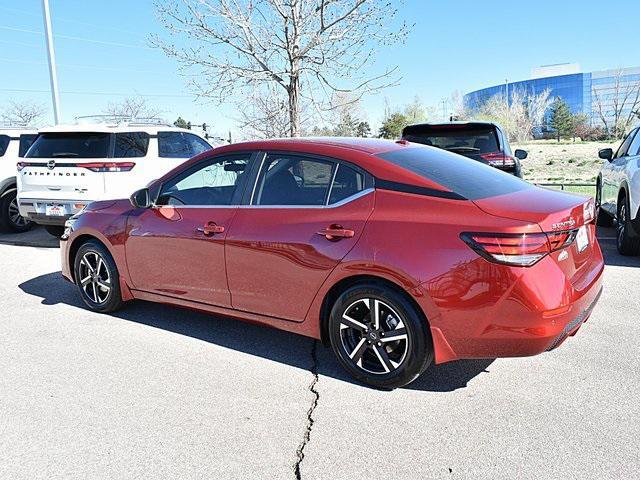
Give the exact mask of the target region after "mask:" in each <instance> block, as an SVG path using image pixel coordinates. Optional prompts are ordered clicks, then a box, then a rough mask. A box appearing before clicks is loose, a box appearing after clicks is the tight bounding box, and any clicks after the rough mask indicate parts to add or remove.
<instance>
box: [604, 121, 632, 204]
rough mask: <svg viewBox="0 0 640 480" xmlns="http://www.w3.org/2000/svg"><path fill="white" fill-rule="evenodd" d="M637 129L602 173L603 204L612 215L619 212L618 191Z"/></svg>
mask: <svg viewBox="0 0 640 480" xmlns="http://www.w3.org/2000/svg"><path fill="white" fill-rule="evenodd" d="M637 131H638V130H637V129H636V130H633V131H631V133H629V135H627V137H626V138H625V139H624V141H623V142H622V144H621V145H620V147H619V148H618V150H617V152H616V153H615V155H614V156H613V158H612V159H611V162H610V163H609V165H607V166H605V169H603V174H602V204H603V207H604V208H605V209H606V210H607V211H608V212H609V213H610V214H612V215H615V214H616V212H617V201H618V193H619V191H620V185H621V183H622V180H623V177H624V170H625V167H626V164H627V161H628V160H629V157H628V151H629V147H630V146H631V143H632V142H633V140H634V138H635V135H636V133H637Z"/></svg>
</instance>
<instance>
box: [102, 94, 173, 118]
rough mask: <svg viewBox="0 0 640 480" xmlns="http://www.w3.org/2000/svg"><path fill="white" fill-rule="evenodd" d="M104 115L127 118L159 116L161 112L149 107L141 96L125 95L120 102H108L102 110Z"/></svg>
mask: <svg viewBox="0 0 640 480" xmlns="http://www.w3.org/2000/svg"><path fill="white" fill-rule="evenodd" d="M102 112H103V113H104V114H106V115H113V116H124V117H129V118H160V115H161V114H162V112H161V111H160V110H158V109H156V108H154V107H151V106H150V105H149V104H148V103H147V101H146V100H145V99H144V98H142V97H127V98H124V99H122V101H120V102H115V103H109V105H107V108H105V109H104V110H103V111H102Z"/></svg>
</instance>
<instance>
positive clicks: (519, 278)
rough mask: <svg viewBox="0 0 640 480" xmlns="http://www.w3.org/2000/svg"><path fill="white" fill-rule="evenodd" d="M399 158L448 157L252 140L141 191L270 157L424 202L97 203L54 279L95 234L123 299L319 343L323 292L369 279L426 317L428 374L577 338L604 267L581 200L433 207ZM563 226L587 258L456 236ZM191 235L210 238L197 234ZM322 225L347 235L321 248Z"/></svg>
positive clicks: (369, 146) (367, 197)
mask: <svg viewBox="0 0 640 480" xmlns="http://www.w3.org/2000/svg"><path fill="white" fill-rule="evenodd" d="M407 148H413V149H416V148H422V149H428V151H429V152H430V153H429V155H434V156H435V155H451V154H449V153H446V152H442V151H440V150H437V149H431V148H429V147H421V146H416V145H414V144H410V143H407V142H404V143H393V142H387V141H380V140H335V139H334V140H331V139H329V140H327V139H322V140H320V139H316V140H308V139H300V140H277V141H261V142H249V143H241V144H234V145H228V146H224V147H221V148H217V149H215V150H212V151H209V152H206V153H204V154H201V155H199V156H198V157H195V158H193V159H191V160H190V161H188V162H187V163H185V164H184V165H183V166H181V167H179V168H178V169H176V170H174V171H173V172H170V173H168V174H167V175H166V176H165V177H163V178H161V179H159V180H157V181H156V182H155V183H154V184H152V185H151V186H150V189H151V190H153V189H154V188H156V187H158V186H159V185H161V184H162V183H163V182H165V181H166V180H168V179H169V178H171V177H172V176H174V175H175V174H176V173H177V172H179V171H182V170H184V169H186V168H189V167H190V166H192V165H194V164H196V163H197V162H199V161H201V160H202V159H205V158H209V157H211V156H215V155H223V154H227V153H232V152H252V151H255V152H265V151H267V152H268V151H277V152H292V153H293V152H298V153H303V154H312V155H322V156H324V157H329V158H333V159H338V160H341V161H346V162H350V163H352V164H355V165H357V166H359V167H360V168H362V169H363V170H365V171H367V172H368V173H370V174H371V175H373V176H374V177H375V178H376V179H383V180H384V181H387V182H396V183H398V184H402V185H405V186H406V185H409V186H411V187H416V188H423V189H428V191H430V192H432V194H429V195H423V194H420V193H414V192H412V191H411V189H408V191H397V190H393V189H388V188H378V183H376V188H375V189H373V190H372V191H371V192H369V193H366V194H364V195H361V196H359V197H358V198H356V199H355V200H353V201H351V202H347V203H346V204H344V205H340V206H337V207H326V208H304V207H297V208H296V207H273V208H269V207H260V208H257V207H252V206H248V205H243V206H228V207H215V208H183V207H179V206H165V207H152V208H150V209H146V210H143V209H135V208H134V207H132V205H131V203H130V202H129V200H119V201H116V202H114V201H110V202H96V203H93V204H91V205H90V206H89V208H87V210H85V212H84V213H83V214H82V215H80V216H79V217H78V219H77V221H76V223H75V225H74V230H73V232H72V233H71V234H70V236H69V238H68V240H66V241H62V242H61V246H62V248H61V251H62V271H63V275H64V276H65V277H66V278H67V279H69V280H71V281H73V280H74V279H73V274H72V265H73V255H74V252H75V251H76V250H77V248H78V246H79V244H80V243H81V242H82V240H83V239H86V238H90V237H94V238H96V239H98V240H99V241H100V242H102V243H103V244H104V245H105V246H106V247H107V248H108V250H109V251H110V252H111V254H112V256H113V258H114V259H115V261H116V264H117V266H118V269H119V272H120V276H121V277H120V285H121V290H122V293H123V297H124V300H130V299H134V298H138V299H143V300H150V301H154V302H161V303H166V304H172V305H178V306H183V307H188V308H193V309H198V310H202V311H207V312H211V313H218V314H224V315H228V316H231V317H235V318H239V319H243V320H246V321H250V322H255V323H260V324H266V325H270V326H273V327H276V328H280V329H284V330H289V331H292V332H297V333H300V334H303V335H307V336H310V337H313V338H323V337H324V335H325V332H324V330H323V324H322V322H323V321H324V319H325V318H326V313H327V308H326V305H324V303H325V299H326V298H327V296H328V295H329V293H330V291H331V289H332V287H334V286H336V285H339V284H340V282H341V281H343V280H345V279H349V278H351V277H356V276H367V277H377V278H381V279H384V280H386V281H387V282H391V283H393V284H395V285H396V286H397V287H399V288H401V289H402V290H404V291H405V292H407V293H408V294H409V295H410V296H411V297H412V298H413V300H414V301H415V304H416V305H417V306H419V308H420V309H421V310H422V311H423V312H424V314H425V317H426V319H427V321H428V323H429V327H430V329H431V333H432V338H433V343H434V349H435V353H436V355H435V359H436V363H442V362H446V361H450V360H455V359H462V358H495V357H505V356H525V355H534V354H538V353H541V352H544V351H546V350H548V349H551V348H555V347H557V346H558V345H559V344H560V343H562V342H563V341H564V340H565V339H566V337H567V336H570V335H573V334H575V332H576V331H577V329H579V328H580V326H581V325H582V323H583V322H584V321H586V319H587V318H588V316H589V314H590V312H591V309H592V308H593V305H594V304H595V302H596V300H597V297H598V295H599V293H600V291H601V281H602V279H601V275H602V272H603V269H604V262H603V258H602V253H601V250H600V247H599V245H598V242H597V239H596V237H595V227H594V225H593V223H592V220H591V219H590V218H588V219H585V218H583V217H584V212H585V211H587V210H586V207H585V203H586V199H585V198H582V197H578V196H573V195H569V194H564V193H559V192H552V191H548V190H544V189H540V188H537V187H531V188H527V189H525V190H522V191H517V192H514V193H508V194H505V195H499V196H493V197H488V198H482V199H477V200H466V199H460V198H447V196H446V195H444V197H445V198H442V197H441V196H439V193H443V192H445V193H446V192H447V191H448V190H447V188H446V187H444V186H443V185H441V184H439V183H438V182H436V181H433V180H430V179H428V178H425V177H424V176H421V175H418V174H416V173H415V172H413V171H410V170H408V169H406V168H403V167H402V166H400V165H398V164H395V163H392V162H390V161H387V160H385V159H383V158H381V155H383V154H387V153H389V152H394V151H401V150H402V149H407ZM454 157H456V160H455V161H458V160H457V158H458V156H454ZM451 158H453V157H451ZM464 161H471V160H466V159H465V160H464ZM482 168H485V167H482ZM486 168H488V167H486ZM499 174H500V175H506V174H503V173H499ZM376 182H377V180H376ZM405 190H407V189H405ZM566 222H572V226H573V227H575V228H577V227H580V226H581V225H583V224H586V225H587V226H586V229H587V234H588V239H589V245H588V247H587V248H586V249H585V250H584V251H582V252H578V249H577V248H576V245H575V242H574V244H572V245H569V246H568V247H566V248H562V249H560V250H556V251H554V252H552V253H550V254H548V255H546V256H544V258H542V259H541V260H539V261H538V262H537V263H535V264H534V265H533V266H530V267H520V266H510V265H503V264H499V263H494V262H491V261H489V260H487V259H485V258H483V257H482V256H480V255H479V254H478V253H477V252H476V251H474V250H473V249H472V248H470V247H469V245H467V244H466V243H465V242H464V241H463V240H462V239H461V234H462V233H464V232H490V233H518V234H524V233H537V234H539V233H541V232H552V231H554V230H555V227H557V226H558V225H560V226H563V225H567V223H566ZM202 226H209V227H210V228H213V229H214V230H215V233H212V234H207V235H205V234H203V233H202V232H198V231H197V230H196V228H197V227H202ZM330 227H333V228H334V229H335V228H337V227H340V229H343V230H348V231H350V232H351V233H352V235H351V233H349V235H346V236H345V237H344V238H337V239H336V238H332V237H331V236H329V237H327V236H326V235H325V234H324V233H326V232H323V231H324V230H326V229H327V228H330ZM319 232H320V234H318V233H319ZM561 257H562V258H561Z"/></svg>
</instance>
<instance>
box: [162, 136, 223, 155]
mask: <svg viewBox="0 0 640 480" xmlns="http://www.w3.org/2000/svg"><path fill="white" fill-rule="evenodd" d="M210 149H211V145H209V144H208V143H207V142H206V141H205V140H203V139H202V138H200V137H198V136H197V135H194V134H192V133H186V132H158V153H159V154H160V156H161V157H165V158H167V157H168V158H191V157H194V156H196V155H198V154H199V153H202V152H206V151H207V150H210Z"/></svg>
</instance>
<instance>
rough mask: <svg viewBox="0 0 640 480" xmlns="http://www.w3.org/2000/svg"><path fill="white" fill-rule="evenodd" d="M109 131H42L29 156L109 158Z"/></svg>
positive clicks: (28, 153)
mask: <svg viewBox="0 0 640 480" xmlns="http://www.w3.org/2000/svg"><path fill="white" fill-rule="evenodd" d="M109 143H110V134H109V133H85V132H80V133H41V134H40V135H38V137H37V138H36V140H35V141H34V142H33V145H31V148H29V150H28V151H27V154H26V157H27V158H107V157H108V156H109Z"/></svg>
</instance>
